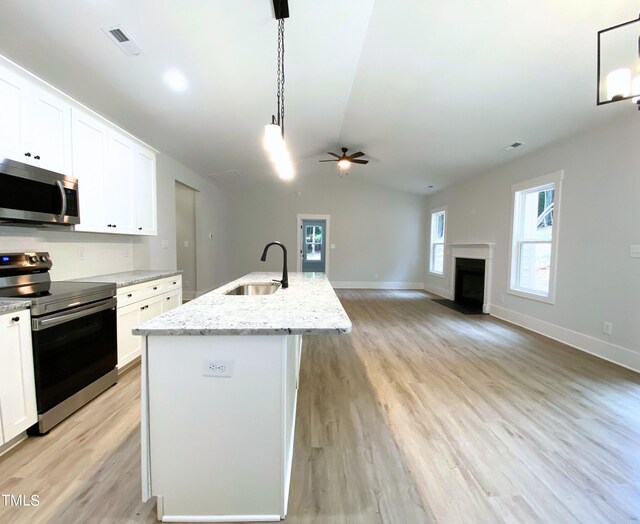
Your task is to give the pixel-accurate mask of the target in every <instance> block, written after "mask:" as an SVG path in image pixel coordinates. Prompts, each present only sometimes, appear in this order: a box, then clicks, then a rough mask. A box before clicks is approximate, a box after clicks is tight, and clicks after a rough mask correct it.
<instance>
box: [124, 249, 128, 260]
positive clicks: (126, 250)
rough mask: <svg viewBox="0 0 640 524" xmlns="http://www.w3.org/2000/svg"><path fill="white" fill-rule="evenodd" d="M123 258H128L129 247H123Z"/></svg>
mask: <svg viewBox="0 0 640 524" xmlns="http://www.w3.org/2000/svg"><path fill="white" fill-rule="evenodd" d="M124 258H129V247H125V248H124Z"/></svg>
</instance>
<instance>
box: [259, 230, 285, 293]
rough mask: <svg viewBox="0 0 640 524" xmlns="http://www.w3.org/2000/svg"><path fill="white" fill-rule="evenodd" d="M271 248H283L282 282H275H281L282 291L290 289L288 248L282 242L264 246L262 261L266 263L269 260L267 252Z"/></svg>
mask: <svg viewBox="0 0 640 524" xmlns="http://www.w3.org/2000/svg"><path fill="white" fill-rule="evenodd" d="M271 246H280V247H281V248H282V255H283V257H284V259H283V263H282V280H274V282H281V283H282V289H286V288H288V287H289V272H288V271H287V248H286V247H285V246H284V244H283V243H282V242H269V243H268V244H267V245H266V246H264V251H263V252H262V256H261V257H260V260H261V261H262V262H265V261H266V260H267V251H269V248H270V247H271Z"/></svg>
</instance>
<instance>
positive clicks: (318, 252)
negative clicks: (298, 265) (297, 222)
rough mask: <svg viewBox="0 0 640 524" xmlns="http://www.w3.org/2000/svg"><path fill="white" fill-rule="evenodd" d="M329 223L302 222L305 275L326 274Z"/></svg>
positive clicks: (301, 254)
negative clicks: (312, 272)
mask: <svg viewBox="0 0 640 524" xmlns="http://www.w3.org/2000/svg"><path fill="white" fill-rule="evenodd" d="M326 230H327V221H326V220H306V219H305V220H302V227H301V235H302V241H301V242H300V245H301V246H302V252H301V253H300V256H301V257H302V271H303V272H304V273H306V272H310V271H314V272H320V273H324V272H325V265H326V264H325V262H326V261H325V258H326V257H325V253H326V246H325V239H326Z"/></svg>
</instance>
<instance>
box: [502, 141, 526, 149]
mask: <svg viewBox="0 0 640 524" xmlns="http://www.w3.org/2000/svg"><path fill="white" fill-rule="evenodd" d="M522 145H524V142H514V143H513V144H509V145H508V146H507V147H505V148H504V150H505V151H513V150H514V149H515V148H516V147H520V146H522Z"/></svg>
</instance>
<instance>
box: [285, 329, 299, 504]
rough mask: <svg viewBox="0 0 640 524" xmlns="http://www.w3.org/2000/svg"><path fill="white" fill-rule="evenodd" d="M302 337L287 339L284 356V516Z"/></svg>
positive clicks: (286, 502)
mask: <svg viewBox="0 0 640 524" xmlns="http://www.w3.org/2000/svg"><path fill="white" fill-rule="evenodd" d="M301 344H302V335H290V336H288V337H286V345H285V348H284V349H285V351H286V355H285V356H284V364H285V365H284V369H283V376H284V377H285V380H284V383H283V396H284V406H283V408H284V439H283V450H282V452H283V456H284V463H283V468H284V469H283V478H284V493H283V495H284V500H283V510H282V514H283V515H286V514H287V509H288V505H289V488H290V486H291V468H292V465H293V443H294V440H295V429H296V407H297V404H298V371H299V364H300V348H301Z"/></svg>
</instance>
